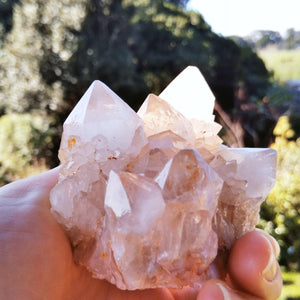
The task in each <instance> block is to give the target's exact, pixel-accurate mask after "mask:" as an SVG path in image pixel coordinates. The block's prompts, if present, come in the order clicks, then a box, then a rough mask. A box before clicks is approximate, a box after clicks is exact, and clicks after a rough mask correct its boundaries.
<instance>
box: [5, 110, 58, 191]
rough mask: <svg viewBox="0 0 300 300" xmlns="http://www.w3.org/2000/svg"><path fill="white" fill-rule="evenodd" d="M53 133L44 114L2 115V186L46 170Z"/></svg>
mask: <svg viewBox="0 0 300 300" xmlns="http://www.w3.org/2000/svg"><path fill="white" fill-rule="evenodd" d="M53 133H54V131H53V130H52V129H51V123H50V122H49V120H47V119H45V118H42V117H41V116H34V115H29V114H11V115H4V116H2V117H1V118H0V185H2V184H5V183H8V182H10V181H12V180H15V179H18V178H22V177H25V176H28V175H31V174H33V173H37V172H40V171H41V170H45V169H46V164H45V157H46V156H47V151H49V149H51V145H52V136H53ZM42 157H44V158H42Z"/></svg>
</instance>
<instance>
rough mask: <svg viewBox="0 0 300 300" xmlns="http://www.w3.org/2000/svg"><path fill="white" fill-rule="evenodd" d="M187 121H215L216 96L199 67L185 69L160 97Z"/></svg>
mask: <svg viewBox="0 0 300 300" xmlns="http://www.w3.org/2000/svg"><path fill="white" fill-rule="evenodd" d="M159 97H160V98H162V99H164V100H165V101H167V102H168V103H170V104H171V105H172V106H173V107H174V108H175V109H176V110H178V111H180V112H181V113H182V114H183V115H184V116H185V117H186V118H187V119H196V120H202V121H209V122H210V121H213V119H214V118H213V109H214V105H215V96H214V95H213V93H212V92H211V90H210V88H209V86H208V84H207V82H206V80H205V79H204V77H203V75H202V74H201V72H200V71H199V69H198V68H197V67H194V66H189V67H187V68H185V69H184V70H183V71H182V72H181V73H180V74H179V75H178V76H177V77H176V78H175V79H174V80H173V81H172V82H171V83H170V84H169V85H168V86H167V87H166V88H165V89H164V90H163V91H162V92H161V94H160V95H159Z"/></svg>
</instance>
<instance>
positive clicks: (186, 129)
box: [138, 94, 195, 143]
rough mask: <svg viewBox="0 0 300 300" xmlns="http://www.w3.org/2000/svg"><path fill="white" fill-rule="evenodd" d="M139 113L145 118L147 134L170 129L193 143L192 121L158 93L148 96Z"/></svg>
mask: <svg viewBox="0 0 300 300" xmlns="http://www.w3.org/2000/svg"><path fill="white" fill-rule="evenodd" d="M138 115H139V116H140V117H142V118H143V121H144V128H145V132H146V135H147V136H151V135H154V134H157V133H160V132H163V131H168V130H170V131H172V132H173V133H175V134H177V135H179V136H180V137H182V138H185V139H186V140H188V141H189V142H191V143H193V141H194V139H195V136H194V131H193V127H192V124H191V122H190V121H189V120H188V119H186V118H185V117H184V116H183V115H182V114H181V113H180V112H179V111H177V110H176V109H174V108H173V107H172V105H170V104H169V103H168V102H166V101H164V100H163V99H161V98H159V97H157V96H156V95H153V94H150V95H149V96H148V97H147V99H146V100H145V102H144V103H143V105H142V106H141V108H140V110H139V111H138Z"/></svg>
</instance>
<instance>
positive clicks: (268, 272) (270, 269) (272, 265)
mask: <svg viewBox="0 0 300 300" xmlns="http://www.w3.org/2000/svg"><path fill="white" fill-rule="evenodd" d="M263 237H264V236H263ZM264 238H265V239H266V241H267V242H268V245H269V247H270V257H269V261H268V263H267V265H266V267H265V268H264V270H263V271H262V275H263V278H264V279H265V280H267V281H273V279H274V278H275V276H276V273H277V268H278V266H277V260H276V254H275V251H276V250H274V248H273V245H272V244H271V241H270V240H269V239H268V238H266V237H264Z"/></svg>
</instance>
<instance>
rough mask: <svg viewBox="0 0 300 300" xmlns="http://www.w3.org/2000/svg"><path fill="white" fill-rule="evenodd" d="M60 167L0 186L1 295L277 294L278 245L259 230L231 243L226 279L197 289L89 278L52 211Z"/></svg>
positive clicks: (170, 299)
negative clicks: (134, 286)
mask: <svg viewBox="0 0 300 300" xmlns="http://www.w3.org/2000/svg"><path fill="white" fill-rule="evenodd" d="M58 172H59V169H58V168H56V169H53V170H50V171H48V172H45V173H43V174H40V175H36V176H33V177H29V178H26V179H23V180H19V181H16V182H14V183H11V184H8V185H6V186H4V187H2V188H1V189H0V299H9V300H14V299H25V300H26V299H30V300H33V299H51V300H56V299H57V300H60V299H62V300H68V299H70V300H76V299H79V300H82V299H84V300H90V299H91V300H93V299H99V300H102V299H103V300H104V299H105V300H106V299H113V300H115V299H117V300H118V299H119V300H122V299H124V300H125V299H126V300H134V299H144V300H147V299H157V300H187V299H195V300H196V299H197V300H204V299H205V300H209V299H215V300H218V299H222V300H223V299H224V300H228V299H233V300H239V299H249V300H251V299H265V300H273V299H277V297H278V296H279V295H280V291H281V287H282V279H281V273H280V269H279V266H278V263H277V261H276V257H277V256H278V254H279V247H278V244H277V243H276V241H275V240H274V239H273V238H271V237H270V236H269V235H267V234H266V233H264V232H263V231H259V230H255V231H253V232H250V233H248V234H246V235H245V236H243V237H242V238H241V239H240V240H239V241H238V242H237V243H236V245H235V246H234V247H233V249H232V251H231V254H230V258H229V262H228V277H227V279H226V282H225V281H220V280H209V281H207V282H206V283H205V284H204V286H203V287H202V289H201V290H200V291H196V290H194V289H192V288H184V289H182V290H168V289H149V290H143V291H121V290H118V289H117V288H116V287H115V286H114V285H112V284H110V283H108V282H107V281H104V280H97V279H93V278H92V277H91V275H90V273H89V272H88V271H87V270H86V269H85V268H83V267H81V266H78V265H76V264H74V262H73V259H72V250H71V246H70V243H69V241H68V238H67V237H66V235H65V234H64V232H63V230H62V229H61V228H60V226H59V225H58V224H57V222H56V221H55V219H54V218H53V216H52V214H51V213H50V203H49V193H50V190H51V189H52V187H53V186H54V185H55V184H56V182H57V177H58ZM264 270H265V271H264Z"/></svg>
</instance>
